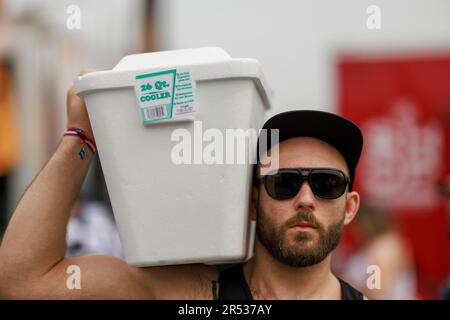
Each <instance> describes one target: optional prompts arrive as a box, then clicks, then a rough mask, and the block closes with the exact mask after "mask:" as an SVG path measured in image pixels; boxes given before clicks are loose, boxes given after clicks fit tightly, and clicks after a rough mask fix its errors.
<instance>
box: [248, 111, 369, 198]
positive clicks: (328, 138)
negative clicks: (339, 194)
mask: <svg viewBox="0 0 450 320" xmlns="http://www.w3.org/2000/svg"><path fill="white" fill-rule="evenodd" d="M262 129H267V134H265V135H261V134H260V135H259V138H258V144H257V159H258V163H259V160H260V159H259V154H260V151H259V149H260V147H259V144H260V143H259V142H260V139H262V138H263V137H264V138H266V139H267V143H266V146H267V148H268V149H270V148H271V147H272V143H271V134H270V129H278V130H279V132H278V133H279V141H278V142H282V141H284V140H287V139H290V138H295V137H313V138H317V139H320V140H322V141H325V142H327V143H328V144H330V145H332V146H333V147H334V148H336V149H337V150H338V151H339V152H340V153H341V154H342V156H343V157H344V159H345V161H346V162H347V166H348V169H349V174H350V179H351V182H350V185H349V190H352V188H353V182H354V180H355V169H356V166H357V164H358V161H359V158H360V156H361V151H362V147H363V135H362V133H361V130H360V129H359V128H358V126H356V125H355V124H354V123H353V122H351V121H349V120H347V119H345V118H343V117H340V116H338V115H336V114H333V113H329V112H324V111H316V110H294V111H287V112H282V113H279V114H277V115H275V116H273V117H271V118H270V119H268V120H267V121H266V123H265V124H264V125H263V127H262ZM274 143H276V142H274ZM265 151H266V150H261V154H264V152H265ZM255 168H256V166H255ZM255 173H256V172H255Z"/></svg>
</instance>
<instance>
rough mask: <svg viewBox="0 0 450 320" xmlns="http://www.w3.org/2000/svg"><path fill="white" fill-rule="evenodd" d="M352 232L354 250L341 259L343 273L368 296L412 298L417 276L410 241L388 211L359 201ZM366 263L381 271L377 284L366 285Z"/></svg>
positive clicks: (414, 292) (372, 297)
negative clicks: (374, 286) (397, 227)
mask: <svg viewBox="0 0 450 320" xmlns="http://www.w3.org/2000/svg"><path fill="white" fill-rule="evenodd" d="M352 236H353V237H354V238H355V240H356V246H357V250H356V252H355V253H354V254H352V255H351V256H350V257H349V258H348V259H347V260H346V261H345V262H342V263H343V265H342V266H341V267H340V269H341V268H342V276H343V278H344V279H347V280H348V281H350V282H351V283H354V284H355V287H357V288H358V289H359V290H360V291H361V292H363V293H364V294H365V295H366V296H367V297H369V298H370V299H389V300H391V299H415V298H416V276H415V270H414V261H413V254H412V250H411V248H410V246H409V244H408V243H407V242H406V240H405V239H404V238H403V237H402V236H401V233H400V232H399V231H398V230H397V229H396V227H395V225H394V224H393V222H392V221H391V219H390V217H389V215H388V213H387V212H385V211H384V210H383V209H382V208H380V207H378V206H376V205H374V204H365V205H362V206H361V208H360V210H359V213H358V215H357V216H356V218H355V225H354V228H353V229H352ZM369 266H377V267H378V268H379V270H380V271H381V272H380V280H381V281H380V284H381V285H380V288H379V289H378V288H371V289H370V288H368V285H367V281H368V278H369V277H370V276H371V273H368V271H367V270H368V269H367V268H368V267H369Z"/></svg>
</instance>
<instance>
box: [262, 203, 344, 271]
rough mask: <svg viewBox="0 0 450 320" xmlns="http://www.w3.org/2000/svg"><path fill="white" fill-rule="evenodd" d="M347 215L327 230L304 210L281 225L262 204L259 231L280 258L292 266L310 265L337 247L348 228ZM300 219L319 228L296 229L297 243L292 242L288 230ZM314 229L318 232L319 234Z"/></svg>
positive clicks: (273, 252) (268, 247)
mask: <svg viewBox="0 0 450 320" xmlns="http://www.w3.org/2000/svg"><path fill="white" fill-rule="evenodd" d="M344 218H345V217H344V215H343V217H342V219H340V220H339V221H338V222H337V223H335V224H333V225H331V226H330V227H329V228H328V229H327V230H325V228H324V227H323V225H322V224H321V223H319V222H318V221H317V219H316V218H315V216H314V215H313V214H312V213H311V212H310V211H305V210H303V211H299V212H298V213H297V214H296V215H295V216H294V217H292V218H291V219H289V220H288V221H286V222H285V223H284V224H283V225H281V226H278V225H276V223H275V220H273V219H271V218H270V217H269V216H268V215H267V214H266V213H265V212H264V210H263V209H262V208H261V206H260V204H258V209H257V222H256V235H257V236H258V239H259V241H260V242H261V243H262V245H263V246H264V247H265V248H266V250H267V251H268V252H269V253H270V254H271V255H272V256H273V257H274V258H275V259H277V260H278V261H279V262H281V263H283V264H285V265H288V266H291V267H309V266H312V265H315V264H317V263H319V262H321V261H323V260H324V259H325V258H326V257H327V256H328V254H329V253H330V252H331V251H333V250H334V249H335V248H336V247H337V245H338V244H339V241H340V239H341V236H342V232H343V229H344ZM300 221H306V222H309V223H311V224H313V225H314V226H315V227H316V228H315V229H314V230H310V231H307V232H303V231H294V232H297V233H296V234H295V235H294V239H293V241H292V242H293V243H288V242H289V241H288V238H287V230H288V229H289V228H290V227H291V226H293V225H295V224H296V223H299V222H300ZM314 232H317V233H318V238H317V235H314V234H313V233H314ZM316 238H317V239H316Z"/></svg>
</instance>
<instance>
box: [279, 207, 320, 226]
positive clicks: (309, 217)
mask: <svg viewBox="0 0 450 320" xmlns="http://www.w3.org/2000/svg"><path fill="white" fill-rule="evenodd" d="M302 221H305V222H308V223H310V224H312V225H313V226H314V227H316V228H318V229H323V226H322V224H321V223H320V222H319V221H317V219H316V217H315V216H314V215H313V213H312V212H311V211H308V210H301V211H299V212H297V214H296V215H295V216H293V217H292V218H290V219H289V220H288V221H286V223H285V225H284V227H285V228H286V229H288V228H289V227H291V226H292V225H294V224H297V223H300V222H302Z"/></svg>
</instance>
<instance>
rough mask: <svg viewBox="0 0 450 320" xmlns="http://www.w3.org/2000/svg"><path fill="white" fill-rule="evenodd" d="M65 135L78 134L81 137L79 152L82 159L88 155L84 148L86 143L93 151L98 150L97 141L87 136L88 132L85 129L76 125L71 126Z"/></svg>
mask: <svg viewBox="0 0 450 320" xmlns="http://www.w3.org/2000/svg"><path fill="white" fill-rule="evenodd" d="M64 135H65V136H78V137H79V138H80V141H81V149H80V152H79V153H78V154H79V155H80V158H81V160H84V158H85V156H86V151H85V150H84V145H87V146H88V147H89V149H91V151H92V152H93V153H95V152H97V146H96V144H95V142H94V141H93V140H91V139H89V138H88V137H87V136H86V133H85V132H84V131H83V129H81V128H76V127H69V128H68V129H67V131H66V132H64Z"/></svg>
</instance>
